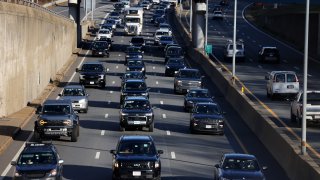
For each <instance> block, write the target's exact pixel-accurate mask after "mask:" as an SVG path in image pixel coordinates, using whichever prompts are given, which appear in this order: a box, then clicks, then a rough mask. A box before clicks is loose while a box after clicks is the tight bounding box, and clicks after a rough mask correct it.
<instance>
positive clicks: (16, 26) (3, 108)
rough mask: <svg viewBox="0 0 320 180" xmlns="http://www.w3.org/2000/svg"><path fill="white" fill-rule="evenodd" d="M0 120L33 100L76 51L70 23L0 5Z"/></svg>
mask: <svg viewBox="0 0 320 180" xmlns="http://www.w3.org/2000/svg"><path fill="white" fill-rule="evenodd" d="M0 23H1V25H0V64H1V65H0V116H6V115H8V114H11V113H14V112H16V111H18V110H20V109H21V108H23V107H25V106H26V105H27V102H29V101H32V100H33V99H35V98H37V97H38V96H39V95H40V93H41V92H42V91H43V90H44V88H45V87H46V86H47V85H48V83H49V82H50V79H51V80H54V77H55V75H56V73H57V72H58V71H59V69H61V68H62V67H63V65H64V64H65V63H67V61H68V60H69V59H70V56H71V55H72V51H73V50H74V49H75V48H76V26H75V24H74V23H73V22H71V21H68V20H66V19H63V18H60V17H58V16H55V15H52V14H49V13H47V12H45V11H43V10H39V9H35V8H32V7H28V6H24V5H17V4H11V3H5V2H0Z"/></svg>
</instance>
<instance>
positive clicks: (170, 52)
mask: <svg viewBox="0 0 320 180" xmlns="http://www.w3.org/2000/svg"><path fill="white" fill-rule="evenodd" d="M183 56H184V52H183V49H182V47H180V46H170V47H168V48H167V49H166V51H165V58H164V62H167V61H168V59H169V58H182V57H183Z"/></svg>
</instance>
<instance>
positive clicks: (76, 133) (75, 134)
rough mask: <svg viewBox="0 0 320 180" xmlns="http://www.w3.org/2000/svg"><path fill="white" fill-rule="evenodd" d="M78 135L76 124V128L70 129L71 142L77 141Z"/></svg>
mask: <svg viewBox="0 0 320 180" xmlns="http://www.w3.org/2000/svg"><path fill="white" fill-rule="evenodd" d="M78 135H79V126H78V125H77V126H76V128H74V129H73V130H72V133H71V142H77V141H78Z"/></svg>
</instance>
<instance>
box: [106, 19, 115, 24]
mask: <svg viewBox="0 0 320 180" xmlns="http://www.w3.org/2000/svg"><path fill="white" fill-rule="evenodd" d="M115 23H116V21H115V20H113V19H109V20H107V24H115Z"/></svg>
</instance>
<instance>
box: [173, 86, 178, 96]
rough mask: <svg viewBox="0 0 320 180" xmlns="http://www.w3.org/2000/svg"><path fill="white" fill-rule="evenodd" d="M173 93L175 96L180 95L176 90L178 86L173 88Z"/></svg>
mask: <svg viewBox="0 0 320 180" xmlns="http://www.w3.org/2000/svg"><path fill="white" fill-rule="evenodd" d="M173 92H174V93H175V94H178V93H177V88H176V86H174V87H173Z"/></svg>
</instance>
